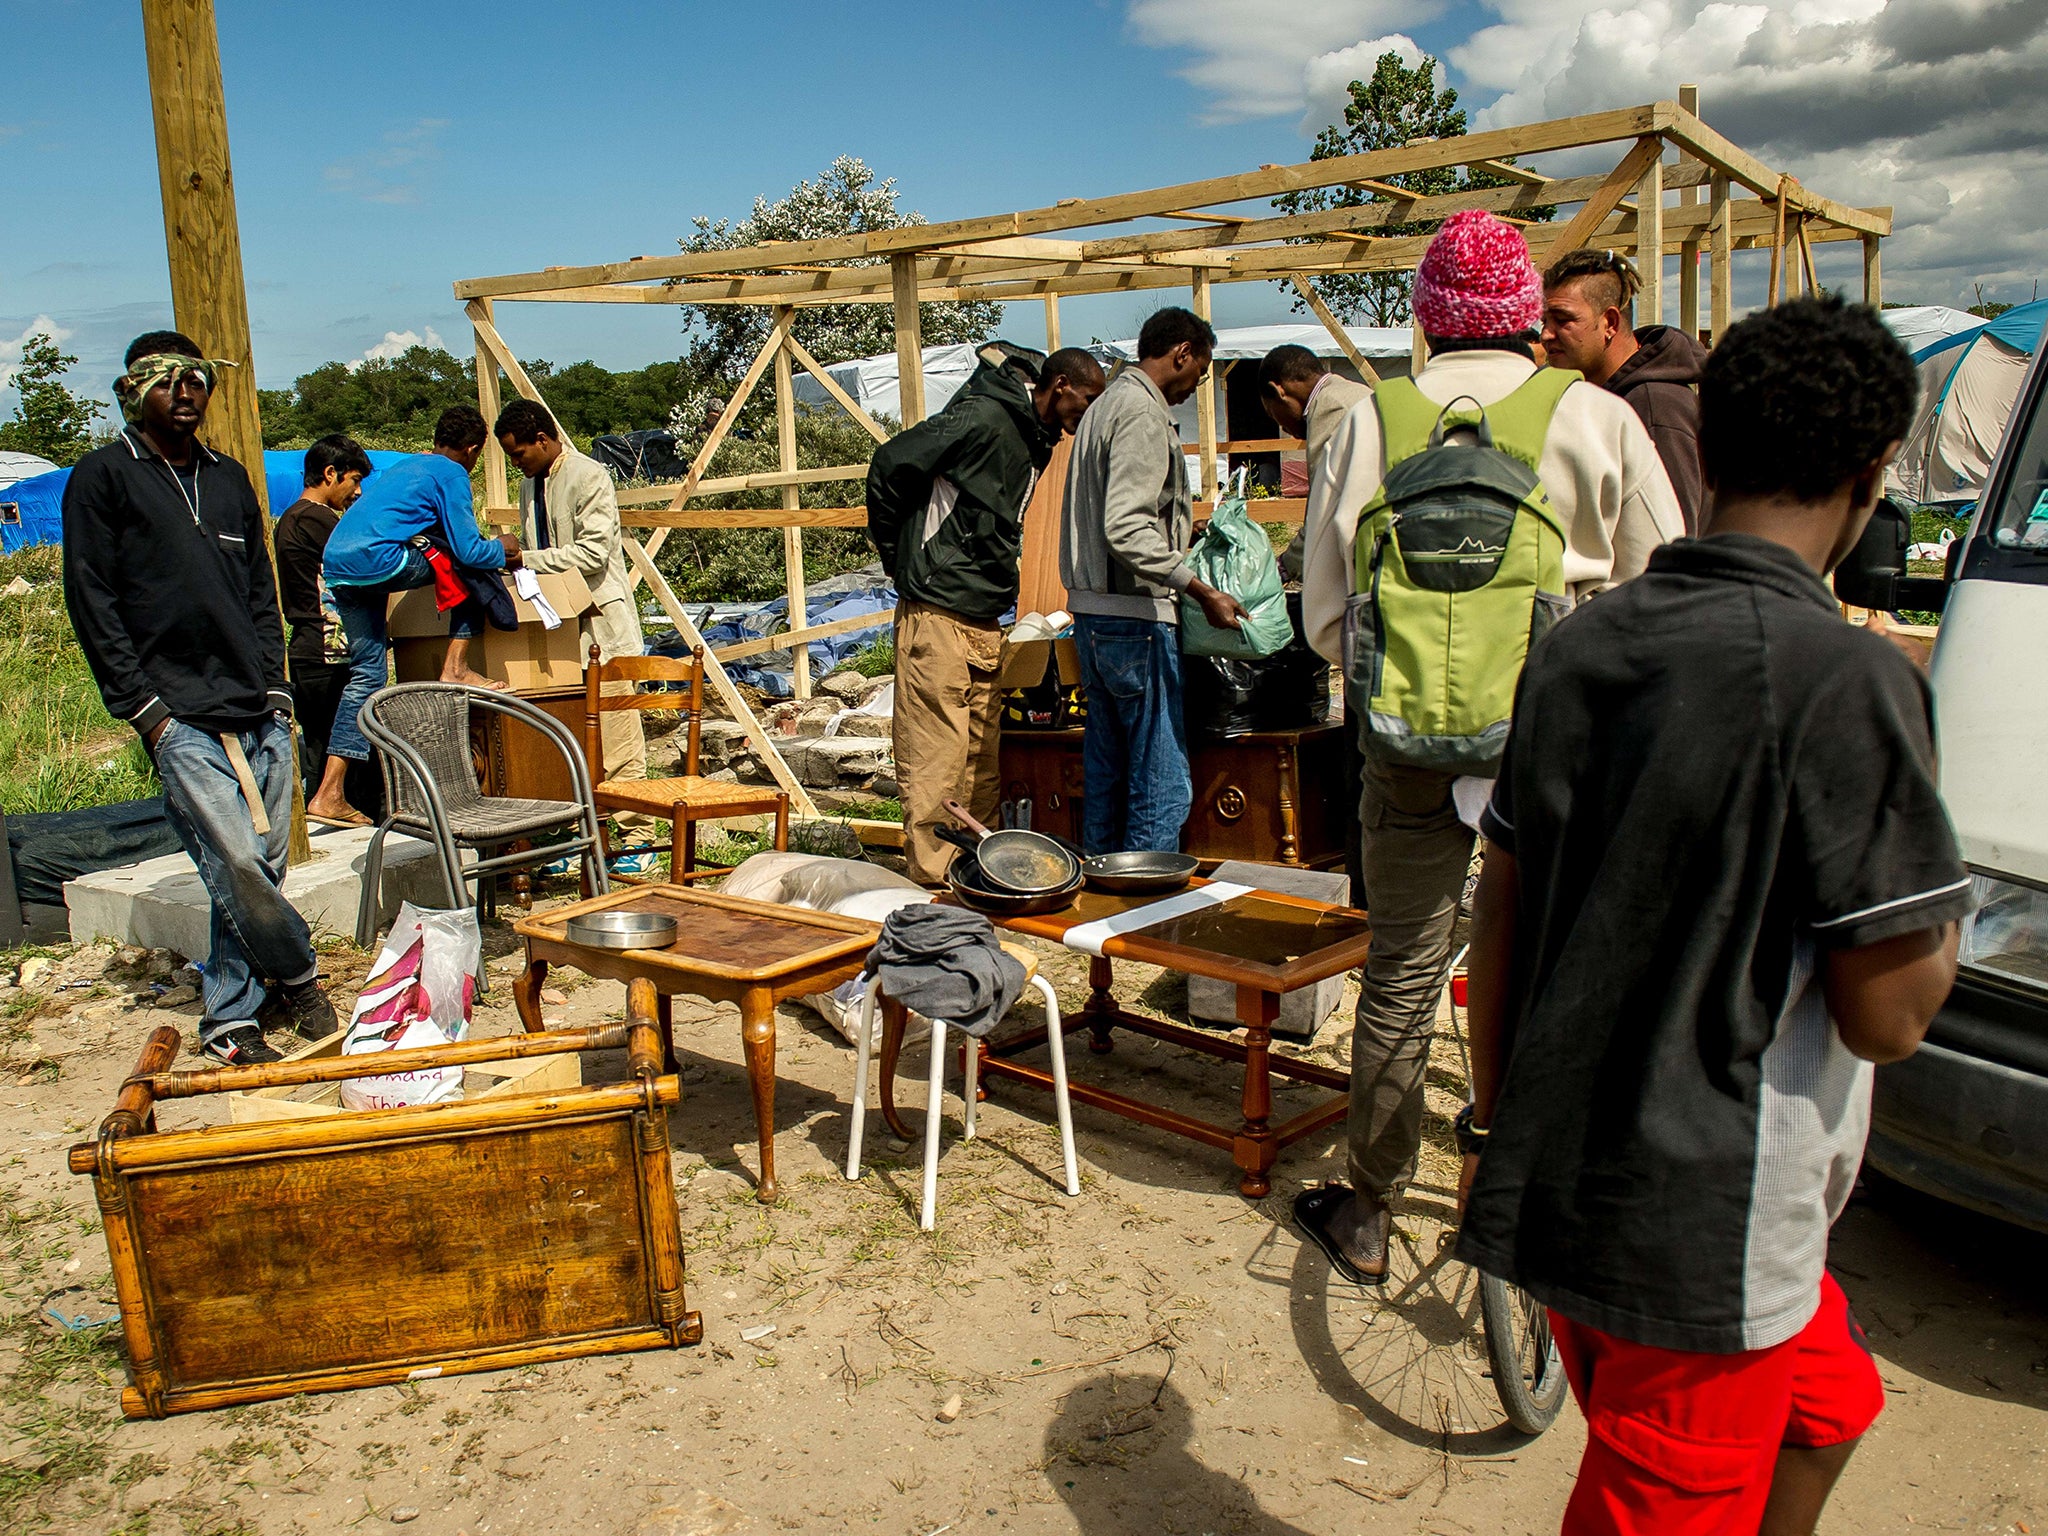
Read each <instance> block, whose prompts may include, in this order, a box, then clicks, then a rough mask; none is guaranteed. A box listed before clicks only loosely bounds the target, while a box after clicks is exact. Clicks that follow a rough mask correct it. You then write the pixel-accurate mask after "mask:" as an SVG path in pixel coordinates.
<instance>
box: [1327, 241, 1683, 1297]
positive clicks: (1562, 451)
mask: <svg viewBox="0 0 2048 1536" xmlns="http://www.w3.org/2000/svg"><path fill="white" fill-rule="evenodd" d="M1414 307H1415V315H1416V319H1417V322H1418V323H1419V324H1420V325H1421V326H1422V327H1423V332H1424V336H1425V338H1426V339H1427V341H1428V343H1429V351H1430V356H1429V361H1428V362H1427V363H1426V364H1425V365H1424V366H1423V368H1422V371H1421V372H1420V373H1418V374H1417V375H1416V376H1415V384H1416V387H1417V388H1418V389H1419V390H1421V392H1422V393H1423V394H1424V395H1425V396H1427V397H1428V398H1429V399H1431V400H1433V401H1436V402H1438V403H1439V404H1443V405H1449V404H1450V403H1452V402H1453V401H1456V400H1461V399H1462V400H1466V401H1469V402H1473V403H1476V404H1478V405H1480V406H1486V405H1491V404H1492V403H1493V402H1495V401H1497V400H1500V399H1502V398H1504V397H1505V396H1507V395H1508V394H1510V393H1512V392H1513V391H1514V390H1515V389H1516V388H1517V387H1519V386H1520V385H1521V384H1522V383H1523V382H1524V381H1526V380H1527V379H1528V378H1529V377H1530V375H1532V374H1533V373H1534V372H1535V371H1536V364H1535V362H1534V361H1533V360H1532V359H1533V353H1532V348H1533V346H1534V345H1535V343H1536V342H1537V340H1538V338H1539V336H1540V334H1541V329H1542V324H1543V284H1542V280H1541V279H1540V278H1539V277H1538V276H1537V273H1536V269H1535V267H1534V265H1533V264H1532V263H1531V262H1530V259H1529V248H1528V246H1527V244H1526V243H1525V242H1524V241H1523V238H1522V236H1521V234H1520V232H1519V231H1517V230H1516V229H1515V228H1514V226H1513V225H1510V224H1507V223H1504V222H1503V221H1501V220H1499V219H1496V218H1494V217H1493V216H1492V215H1491V214H1487V213H1482V212H1480V211H1478V210H1470V211H1467V212H1463V213H1459V214H1455V215H1453V216H1452V217H1451V218H1450V219H1449V220H1448V221H1447V222H1446V223H1445V225H1444V227H1443V229H1442V230H1441V231H1440V232H1439V233H1438V235H1437V237H1436V239H1435V240H1434V241H1433V242H1431V244H1430V248H1429V251H1428V253H1427V254H1426V255H1425V256H1424V258H1423V261H1422V265H1421V267H1420V268H1419V269H1418V270H1417V272H1416V278H1415V294H1414ZM1385 473H1386V461H1385V450H1384V448H1383V446H1382V443H1381V438H1380V421H1379V415H1378V412H1377V410H1376V408H1375V407H1374V405H1373V403H1372V401H1370V400H1367V401H1365V402H1363V403H1361V404H1359V405H1357V406H1355V407H1353V408H1352V410H1351V412H1350V414H1349V415H1347V416H1346V417H1345V418H1344V420H1343V422H1342V423H1341V424H1340V425H1339V426H1338V428H1337V430H1336V433H1335V434H1334V435H1333V436H1332V438H1331V440H1330V446H1329V449H1328V452H1327V453H1326V454H1325V455H1324V458H1323V461H1322V464H1321V465H1320V467H1319V469H1318V470H1317V473H1316V475H1315V477H1314V479H1313V480H1312V482H1311V484H1310V487H1309V502H1308V520H1307V527H1306V550H1305V554H1304V557H1303V564H1302V617H1303V621H1304V627H1305V628H1306V630H1307V633H1308V640H1309V643H1310V644H1311V645H1312V646H1314V647H1315V649H1316V650H1317V651H1318V652H1320V653H1321V654H1322V655H1323V656H1325V657H1327V658H1328V659H1329V660H1330V661H1331V662H1332V663H1335V664H1337V665H1339V666H1341V665H1342V664H1343V659H1344V658H1343V622H1344V602H1345V599H1346V598H1347V597H1349V596H1350V595H1351V591H1352V582H1353V556H1352V539H1353V536H1354V534H1355V533H1356V531H1357V527H1358V514H1359V512H1360V511H1361V510H1362V509H1363V508H1364V506H1365V504H1366V503H1367V502H1368V501H1370V500H1371V499H1372V497H1373V494H1374V493H1375V492H1376V491H1377V490H1378V489H1379V485H1380V481H1381V479H1382V477H1383V476H1384V475H1385ZM1539 473H1540V474H1541V476H1542V479H1543V485H1544V488H1545V490H1546V491H1547V492H1548V494H1549V497H1550V501H1551V505H1552V506H1554V507H1555V508H1556V509H1557V511H1558V512H1559V514H1560V515H1561V516H1562V518H1563V519H1564V522H1565V524H1566V527H1567V528H1568V530H1569V538H1568V540H1567V543H1566V548H1565V555H1564V573H1565V580H1566V582H1567V584H1568V585H1569V587H1570V591H1571V596H1572V597H1573V599H1574V600H1575V601H1580V602H1583V601H1584V600H1586V599H1587V598H1589V597H1591V596H1593V595H1594V594H1595V593H1597V592H1600V591H1602V590H1603V589H1605V588H1607V587H1610V586H1613V585H1615V584H1616V583H1618V582H1622V581H1626V580H1628V579H1629V578H1630V577H1631V576H1634V575H1636V574H1638V573H1639V572H1640V571H1641V570H1642V569H1643V566H1644V565H1645V563H1646V562H1647V561H1648V560H1649V557H1650V551H1651V550H1653V549H1655V548H1656V547H1657V546H1658V545H1660V544H1663V543H1666V542H1668V541H1669V540H1671V539H1675V538H1678V537H1680V536H1681V535H1682V534H1683V532H1684V520H1683V518H1682V516H1681V514H1680V512H1679V507H1678V500H1677V497H1676V496H1675V495H1674V493H1673V492H1672V489H1671V482H1670V479H1669V478H1668V477H1667V476H1666V474H1665V472H1664V467H1663V464H1662V463H1661V462H1660V461H1659V459H1658V457H1657V449H1656V445H1655V444H1653V443H1652V442H1651V441H1650V436H1649V434H1648V433H1647V432H1646V431H1644V430H1643V425H1642V422H1641V420H1640V419H1639V418H1638V417H1637V416H1636V414H1635V412H1634V411H1632V410H1630V409H1629V407H1628V405H1627V404H1626V402H1624V401H1622V400H1621V399H1619V398H1618V397H1616V396H1614V395H1611V394H1609V393H1607V392H1606V391H1605V390H1603V389H1600V388H1598V387H1597V386H1595V385H1592V384H1585V383H1578V384H1573V385H1572V386H1571V387H1570V388H1569V389H1567V390H1566V391H1565V392H1564V396H1563V398H1562V399H1561V400H1560V401H1559V402H1558V406H1557V410H1556V413H1555V415H1553V416H1552V418H1551V423H1550V431H1549V435H1548V436H1547V437H1546V438H1545V439H1544V446H1543V454H1542V458H1541V461H1540V464H1539ZM1363 777H1364V786H1363V792H1362V794H1361V795H1360V804H1359V822H1360V835H1361V840H1362V843H1363V847H1362V850H1361V851H1362V865H1363V872H1364V877H1365V890H1364V891H1363V892H1362V893H1357V892H1354V898H1353V899H1354V900H1357V901H1359V902H1360V904H1361V905H1364V906H1366V907H1367V908H1368V909H1369V910H1370V911H1371V913H1372V927H1373V946H1372V954H1371V956H1370V958H1369V959H1368V960H1367V962H1366V967H1365V976H1364V979H1363V983H1362V985H1361V987H1360V990H1359V998H1358V1016H1357V1023H1356V1027H1355V1030H1354V1033H1353V1036H1352V1049H1351V1112H1350V1118H1349V1121H1348V1123H1347V1136H1348V1140H1349V1143H1350V1170H1351V1187H1350V1188H1346V1187H1345V1186H1343V1185H1341V1184H1333V1185H1330V1186H1328V1187H1326V1188H1323V1189H1317V1190H1309V1191H1307V1192H1305V1193H1304V1194H1303V1195H1302V1196H1301V1197H1300V1198H1299V1200H1297V1202H1296V1206H1295V1215H1296V1219H1297V1221H1298V1222H1299V1223H1300V1225H1301V1226H1302V1228H1303V1230H1304V1231H1305V1232H1306V1233H1307V1234H1308V1235H1309V1236H1310V1237H1311V1238H1312V1239H1314V1240H1315V1241H1316V1242H1317V1243H1318V1244H1319V1245H1320V1246H1321V1247H1322V1248H1323V1250H1324V1252H1325V1253H1327V1254H1328V1255H1329V1256H1330V1259H1331V1262H1332V1264H1333V1265H1334V1266H1335V1267H1336V1268H1337V1270H1338V1271H1339V1273H1341V1274H1343V1275H1345V1276H1346V1278H1348V1279H1351V1280H1354V1281H1357V1282H1359V1283H1364V1284H1377V1283H1379V1282H1380V1281H1381V1280H1383V1279H1384V1278H1385V1276H1386V1263H1387V1232H1388V1225H1389V1215H1388V1207H1389V1203H1390V1202H1391V1201H1392V1200H1394V1199H1395V1198H1396V1197H1397V1196H1399V1194H1400V1193H1401V1191H1402V1190H1403V1188H1405V1186H1406V1185H1407V1183H1408V1181H1409V1179H1411V1178H1412V1177H1413V1176H1414V1173H1415V1162H1416V1154H1417V1150H1418V1148H1419V1146H1420V1143H1421V1137H1422V1083H1423V1074H1424V1072H1425V1070H1426V1069H1427V1067H1428V1065H1429V1041H1430V1036H1431V1034H1432V1033H1433V1032H1434V1030H1435V1027H1436V1011H1437V1004H1438V1001H1439V999H1440V998H1441V997H1442V995H1443V989H1444V981H1445V977H1446V975H1447V973H1448V972H1449V969H1450V962H1451V931H1452V929H1453V927H1454V926H1455V925H1456V923H1457V918H1458V901H1459V897H1460V896H1461V894H1462V893H1463V890H1464V884H1465V875H1466V872H1467V869H1468V868H1469V866H1470V864H1471V859H1472V840H1473V832H1472V828H1471V826H1470V825H1468V824H1467V822H1466V821H1465V820H1464V819H1461V817H1460V814H1459V803H1458V799H1459V797H1457V796H1456V795H1454V785H1455V784H1456V783H1457V779H1456V778H1455V776H1453V775H1451V774H1446V773H1438V772H1433V771H1431V770H1428V769H1422V768H1413V767H1408V766H1405V765H1402V764H1397V763H1391V762H1387V761H1384V760H1380V759H1376V758H1375V757H1374V755H1373V751H1372V746H1371V744H1370V743H1369V742H1368V743H1366V744H1365V764H1364V775H1363ZM1467 798H1470V799H1471V800H1472V801H1473V806H1472V809H1473V814H1474V815H1476V814H1477V810H1478V806H1479V804H1480V803H1481V802H1482V801H1483V798H1484V797H1483V795H1474V796H1469V797H1467Z"/></svg>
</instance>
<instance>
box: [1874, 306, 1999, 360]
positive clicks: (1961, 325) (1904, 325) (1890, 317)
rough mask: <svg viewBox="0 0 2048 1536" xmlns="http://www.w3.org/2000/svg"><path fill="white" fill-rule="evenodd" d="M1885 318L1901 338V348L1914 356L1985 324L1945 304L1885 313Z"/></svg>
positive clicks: (1961, 310) (1886, 323) (1886, 322)
mask: <svg viewBox="0 0 2048 1536" xmlns="http://www.w3.org/2000/svg"><path fill="white" fill-rule="evenodd" d="M1881 318H1882V319H1883V321H1884V323H1885V325H1886V327H1887V328H1888V329H1889V330H1890V331H1891V333H1892V334H1893V335H1894V336H1896V337H1898V338H1899V344H1900V345H1901V346H1903V347H1904V348H1905V349H1906V350H1907V351H1908V352H1913V353H1919V352H1922V351H1925V350H1926V349H1927V348H1928V347H1931V346H1933V345H1934V344H1935V343H1936V342H1937V341H1941V340H1943V339H1944V338H1946V337H1949V336H1953V335H1955V334H1956V332H1958V331H1967V330H1970V329H1972V328H1973V327H1975V326H1979V325H1982V324H1983V323H1984V322H1983V320H1982V319H1980V318H1979V317H1978V316H1976V315H1973V314H1971V313H1970V312H1969V311H1968V310H1966V309H1950V308H1949V307H1948V306H1947V305H1945V304H1908V305H1906V306H1905V307H1903V308H1901V309H1887V310H1884V311H1882V312H1881Z"/></svg>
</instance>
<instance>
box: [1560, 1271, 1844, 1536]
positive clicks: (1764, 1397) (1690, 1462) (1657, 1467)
mask: <svg viewBox="0 0 2048 1536" xmlns="http://www.w3.org/2000/svg"><path fill="white" fill-rule="evenodd" d="M1550 1329H1551V1334H1552V1336H1553V1337H1555V1338H1556V1340H1557V1351H1558V1354H1559V1355H1560V1356H1561V1357H1562V1358H1563V1361H1564V1369H1565V1376H1566V1378H1567V1379H1568V1380H1569V1381H1570V1382H1571V1386H1572V1395H1573V1396H1574V1397H1575V1398H1577V1399H1578V1403H1579V1407H1580V1408H1581V1409H1582V1410H1583V1411H1584V1412H1585V1415H1586V1427H1587V1430H1588V1434H1587V1436H1586V1454H1585V1458H1584V1459H1583V1460H1582V1461H1581V1462H1580V1463H1579V1480H1578V1485H1577V1487H1576V1488H1574V1489H1573V1491H1572V1498H1571V1503H1570V1504H1568V1505H1567V1506H1566V1507H1565V1512H1564V1528H1563V1531H1562V1533H1561V1536H1746V1533H1753V1532H1754V1531H1755V1530H1756V1528H1757V1523H1758V1521H1760V1520H1761V1519H1762V1518H1763V1512H1764V1504H1765V1501H1766V1500H1767V1499H1768V1498H1769V1497H1770V1492H1771V1474H1772V1471H1773V1468H1774V1467H1775V1465H1776V1463H1777V1459H1778V1452H1779V1450H1780V1449H1782V1448H1784V1447H1786V1446H1798V1447H1804V1448H1808V1449H1818V1448H1820V1447H1822V1446H1830V1445H1841V1444H1843V1443H1845V1442H1847V1441H1850V1440H1854V1439H1855V1438H1856V1437H1857V1436H1858V1435H1860V1434H1862V1433H1863V1432H1864V1431H1865V1430H1867V1429H1868V1428H1870V1426H1871V1424H1872V1423H1873V1422H1875V1420H1876V1418H1877V1416H1878V1413H1879V1412H1880V1411H1881V1410H1882V1409H1883V1407H1884V1383H1883V1381H1882V1380H1880V1379H1879V1377H1878V1374H1877V1365H1876V1363H1875V1362H1874V1361H1872V1359H1871V1358H1870V1346H1869V1345H1868V1344H1867V1343H1865V1342H1864V1338H1863V1330H1862V1328H1860V1327H1859V1326H1858V1325H1857V1322H1856V1319H1855V1317H1854V1315H1853V1314H1852V1313H1851V1312H1850V1311H1849V1300H1848V1298H1847V1297H1846V1296H1844V1295H1843V1294H1842V1288H1841V1287H1840V1286H1839V1285H1837V1284H1835V1277H1834V1276H1833V1275H1828V1274H1823V1275H1822V1277H1821V1282H1820V1308H1819V1310H1817V1311H1816V1312H1815V1313H1814V1315H1813V1319H1812V1321H1811V1322H1809V1323H1808V1324H1807V1325H1806V1327H1805V1328H1804V1329H1802V1330H1801V1331H1800V1332H1799V1333H1797V1334H1795V1335H1793V1337H1791V1338H1789V1339H1787V1340H1786V1341H1785V1342H1784V1343H1782V1344H1776V1345H1773V1346H1772V1347H1771V1348H1769V1349H1753V1350H1749V1351H1747V1352H1745V1353H1743V1354H1739V1355H1706V1354H1695V1353H1692V1352H1689V1351H1686V1350H1677V1349H1657V1348H1654V1347H1652V1346H1650V1345H1647V1344H1636V1343H1632V1342H1630V1341H1629V1340H1627V1339H1618V1338H1616V1337H1614V1336H1613V1335H1612V1334H1608V1333H1602V1332H1601V1331H1600V1330H1599V1329H1597V1328H1589V1327H1587V1326H1586V1325H1585V1324H1583V1323H1575V1322H1573V1321H1572V1320H1571V1319H1570V1318H1568V1317H1563V1316H1560V1315H1559V1314H1558V1313H1556V1312H1552V1313H1551V1314H1550Z"/></svg>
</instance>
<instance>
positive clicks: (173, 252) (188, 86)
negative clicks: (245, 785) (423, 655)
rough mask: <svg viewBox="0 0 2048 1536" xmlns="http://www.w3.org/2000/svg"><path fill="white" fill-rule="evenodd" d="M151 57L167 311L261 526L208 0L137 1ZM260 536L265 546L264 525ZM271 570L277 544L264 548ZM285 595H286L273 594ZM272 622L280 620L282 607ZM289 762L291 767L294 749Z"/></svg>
mask: <svg viewBox="0 0 2048 1536" xmlns="http://www.w3.org/2000/svg"><path fill="white" fill-rule="evenodd" d="M142 39H143V46H144V48H145V50H146V51H147V53H148V56H149V105H150V116H151V117H152V118H153V119H154V120H155V123H156V167H157V178H158V180H159V181H160V182H161V184H162V187H163V204H164V245H165V248H166V249H167V251H168V253H169V255H170V263H171V312H172V314H173V315H174V316H175V317H176V320H177V326H178V329H179V330H181V331H183V332H184V333H185V334H186V335H188V336H190V337H191V338H192V339H193V340H194V341H196V342H198V343H199V346H200V350H201V351H202V352H204V353H205V354H206V355H207V356H208V357H219V358H224V359H226V360H227V361H229V362H232V363H234V364H235V365H236V366H235V367H233V368H230V369H227V370H225V371H224V372H223V373H222V375H221V378H220V379H219V381H218V382H217V384H216V385H215V387H214V392H213V400H212V403H211V404H210V405H209V406H208V407H207V411H206V440H207V442H208V444H209V445H211V446H212V447H213V448H214V449H215V450H216V451H218V452H220V453H224V454H226V455H227V456H228V457H229V458H232V459H237V460H240V461H241V464H242V467H243V468H244V469H246V470H248V472H249V481H250V484H252V485H253V486H255V488H256V502H257V505H258V506H260V507H262V509H263V512H264V516H265V520H266V524H267V521H268V518H269V513H270V492H269V489H268V486H267V484H266V482H265V480H264V475H263V427H262V424H261V423H260V422H259V421H258V419H257V415H256V364H255V359H254V357H253V355H252V353H251V351H250V346H249V295H248V290H247V289H246V288H245V287H244V286H243V282H242V232H241V226H240V225H239V224H238V223H237V222H236V219H235V177H234V171H233V169H232V168H231V167H230V165H229V163H228V111H227V99H226V95H225V93H224V92H223V90H222V88H221V78H220V37H219V32H218V30H217V29H216V27H215V26H214V20H213V0H142ZM264 543H265V545H266V546H269V544H270V538H269V533H268V529H267V527H266V531H265V534H264ZM269 554H270V568H271V572H272V575H273V576H275V574H276V571H277V551H276V549H275V548H270V549H269ZM279 598H280V602H282V592H280V594H279ZM278 622H279V623H280V624H282V623H283V613H282V609H281V608H280V612H279V618H278ZM293 762H294V765H295V767H296V763H297V753H296V751H294V754H293ZM312 852H313V850H312V845H311V843H310V842H309V841H308V839H307V836H306V797H305V786H304V783H303V781H302V780H301V779H300V777H299V775H298V773H297V772H296V771H294V773H293V774H292V832H291V851H290V855H289V857H290V859H291V861H292V862H293V863H294V864H300V863H304V862H305V861H307V860H308V859H310V858H311V857H312Z"/></svg>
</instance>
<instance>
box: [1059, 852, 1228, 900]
mask: <svg viewBox="0 0 2048 1536" xmlns="http://www.w3.org/2000/svg"><path fill="white" fill-rule="evenodd" d="M1201 862H1202V861H1201V860H1200V859H1198V858H1196V857H1195V856H1194V855H1193V854H1192V853H1149V852H1143V851H1139V852H1132V853H1098V854H1094V855H1091V856H1090V857H1088V858H1085V859H1083V860H1082V861H1081V874H1082V876H1083V877H1084V878H1085V879H1086V880H1087V882H1088V883H1089V884H1090V885H1091V886H1093V887H1094V888H1095V889H1096V890H1098V891H1114V892H1117V893H1119V894H1122V895H1129V896H1136V895H1139V894H1141V893H1148V892H1150V893H1163V892H1166V891H1177V890H1180V889H1181V888H1182V887H1183V886H1185V885H1186V884H1187V883H1188V881H1189V880H1190V879H1192V878H1193V877H1194V873H1195V871H1196V870H1197V869H1198V868H1200V867H1201Z"/></svg>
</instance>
